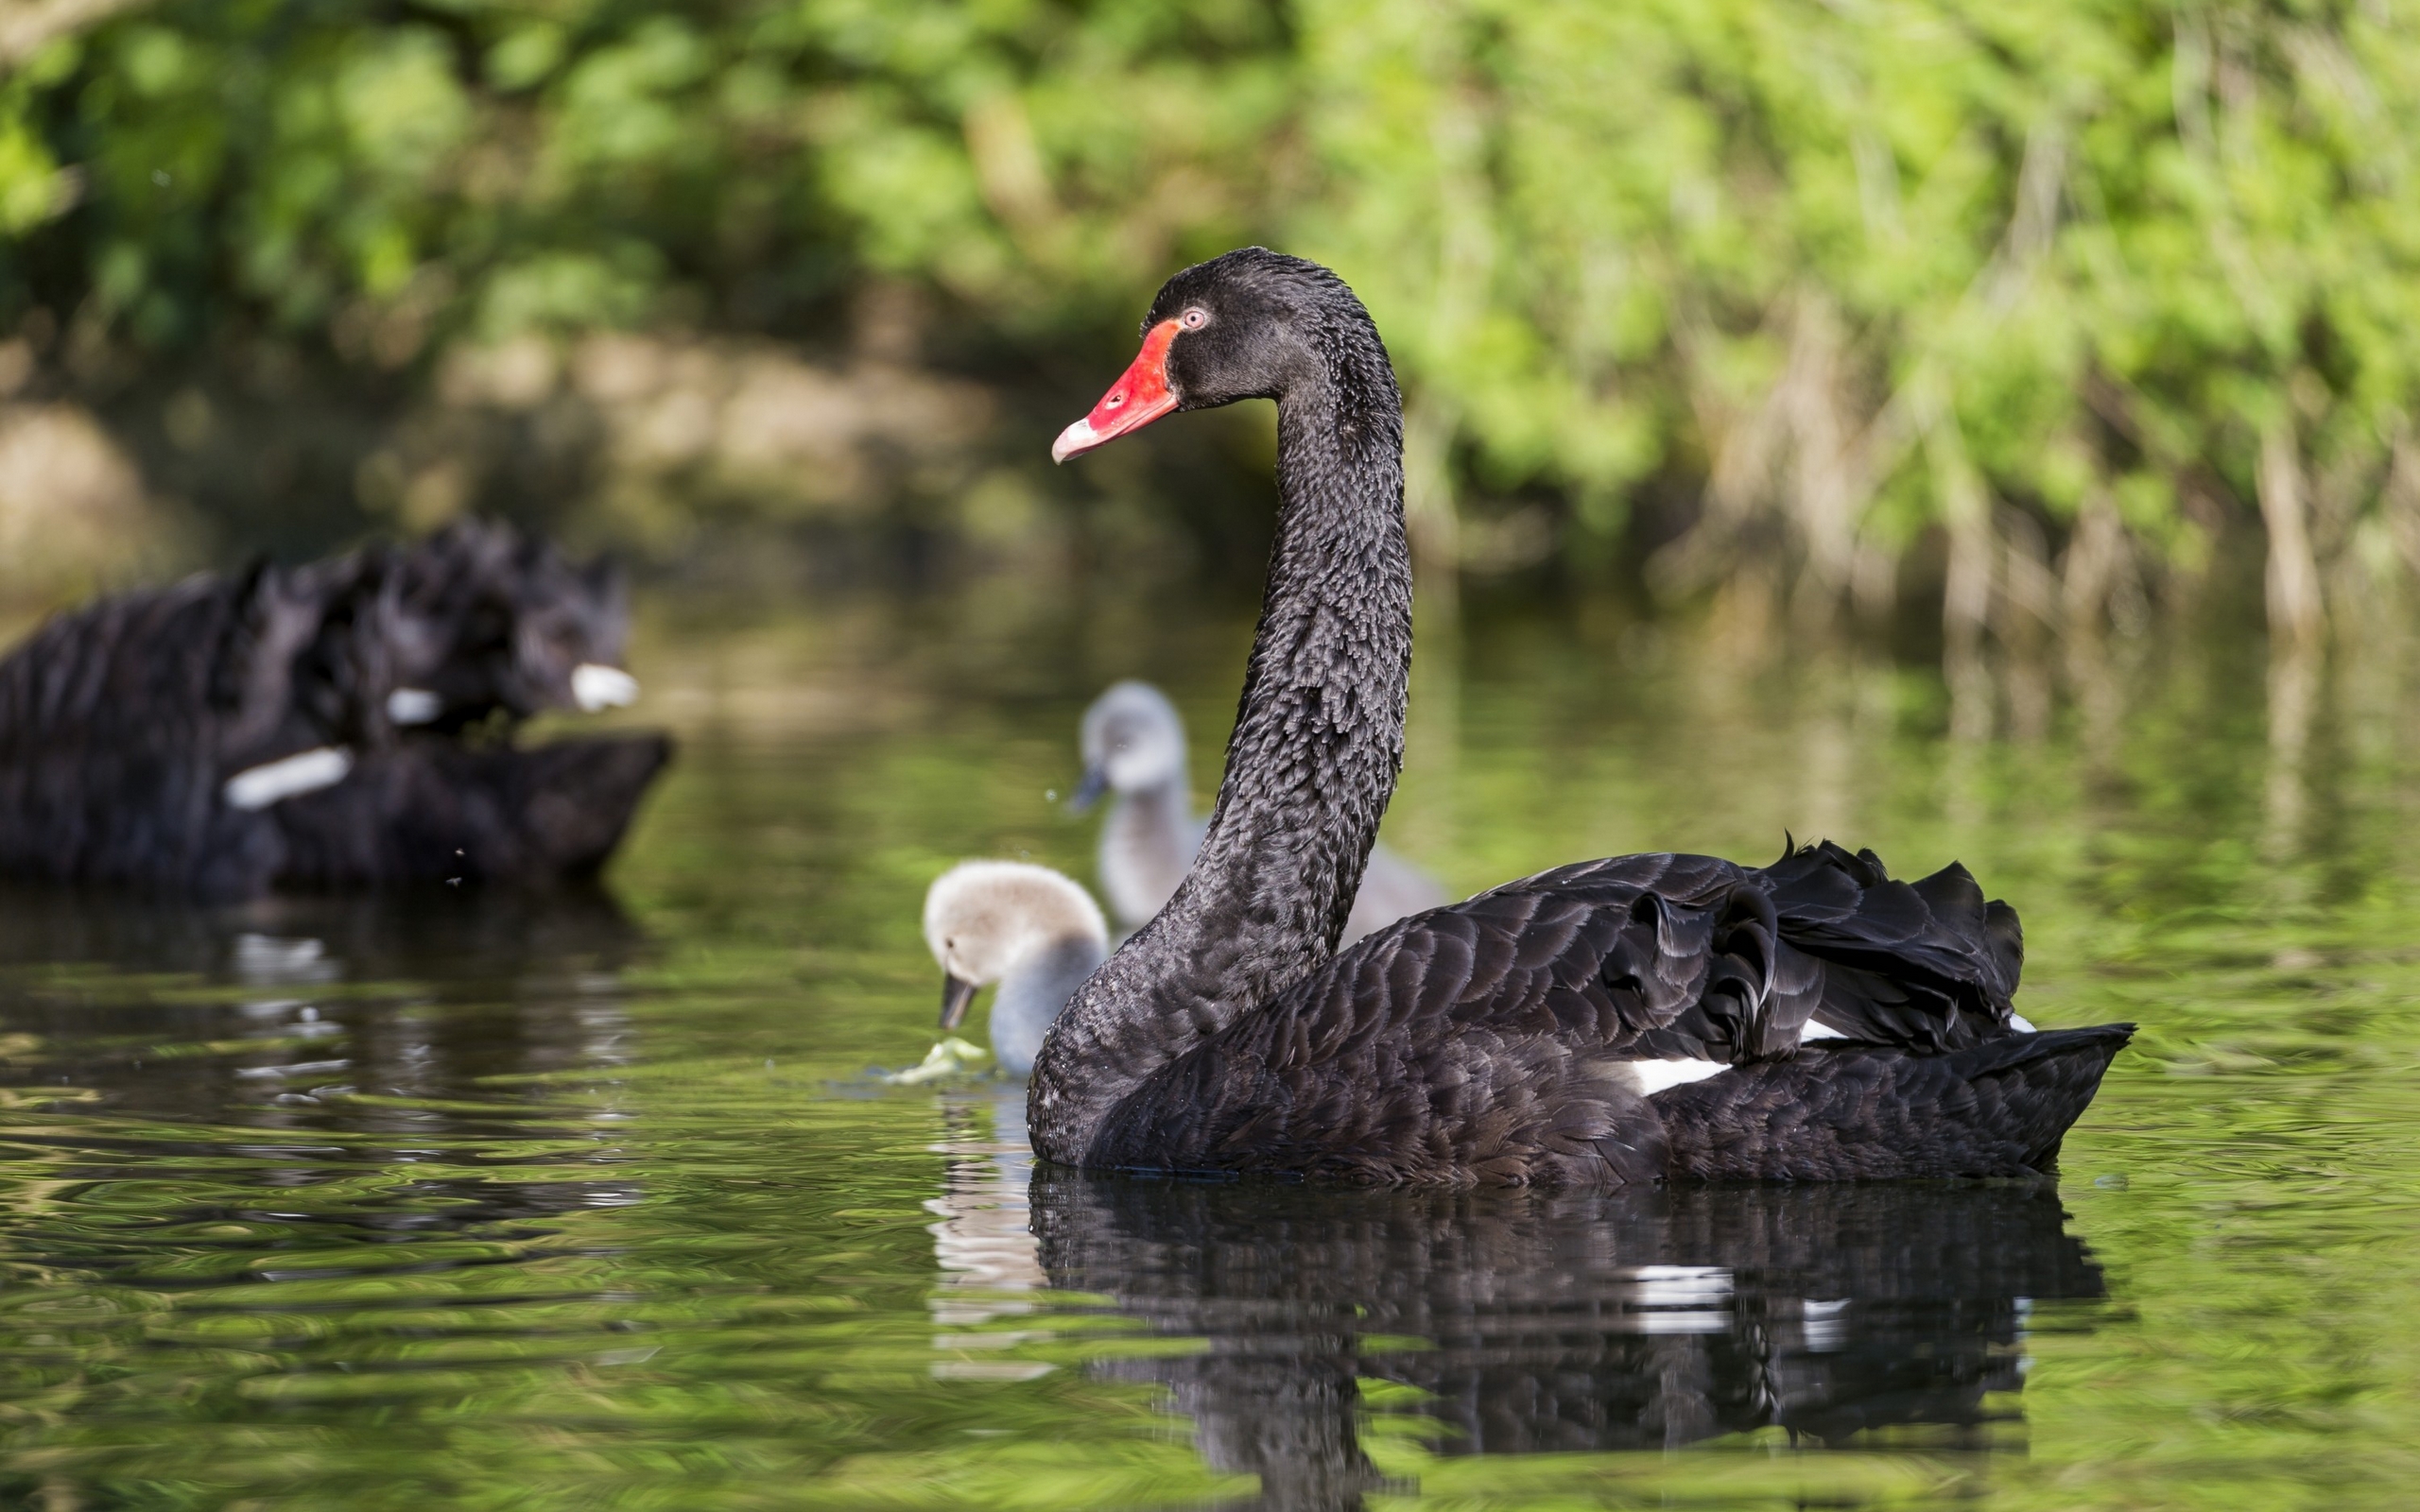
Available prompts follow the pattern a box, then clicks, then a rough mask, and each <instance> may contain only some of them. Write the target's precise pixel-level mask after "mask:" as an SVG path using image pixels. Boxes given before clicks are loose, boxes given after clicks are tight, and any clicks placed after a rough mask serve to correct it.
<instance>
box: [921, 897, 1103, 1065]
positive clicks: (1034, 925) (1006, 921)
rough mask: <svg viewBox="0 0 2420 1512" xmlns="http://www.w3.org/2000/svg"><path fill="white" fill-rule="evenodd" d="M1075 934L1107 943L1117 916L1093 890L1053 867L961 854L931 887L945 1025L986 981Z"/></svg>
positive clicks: (931, 927)
mask: <svg viewBox="0 0 2420 1512" xmlns="http://www.w3.org/2000/svg"><path fill="white" fill-rule="evenodd" d="M1069 939H1079V940H1083V941H1086V942H1088V943H1090V944H1092V945H1093V946H1095V947H1096V949H1097V950H1106V949H1107V948H1108V944H1109V924H1108V922H1107V920H1105V919H1102V918H1101V912H1100V905H1099V904H1098V903H1096V902H1093V897H1092V894H1090V893H1088V892H1086V891H1084V889H1083V888H1082V887H1080V886H1079V885H1076V884H1075V883H1074V882H1072V881H1070V880H1069V879H1068V878H1066V877H1065V876H1063V875H1062V874H1061V873H1059V872H1056V871H1053V870H1051V869H1050V868H1048V867H1037V866H1034V865H1032V864H1030V863H1029V862H1024V861H961V862H959V864H958V865H957V866H955V867H952V868H950V869H949V870H947V871H944V872H942V874H941V876H940V877H939V878H938V879H937V880H936V881H935V882H934V883H933V885H932V889H931V890H930V891H928V892H926V893H925V944H926V945H928V946H930V947H931V948H932V952H933V959H934V960H936V961H938V962H940V963H941V969H942V974H943V978H944V980H943V981H942V1031H943V1032H944V1033H946V1032H948V1031H949V1030H952V1029H955V1028H957V1027H958V1025H959V1021H960V1020H962V1019H964V1018H965V1017H966V1008H967V1005H969V1004H971V1003H973V1002H974V1001H975V994H976V991H977V989H978V988H984V987H988V986H990V985H991V984H992V983H994V982H997V981H999V980H1000V979H1001V978H1002V977H1004V976H1007V975H1008V974H1009V973H1010V972H1011V971H1015V970H1016V968H1017V964H1018V962H1020V961H1022V960H1024V959H1025V958H1026V957H1028V956H1029V955H1031V954H1033V953H1035V952H1036V951H1040V950H1045V949H1047V948H1049V947H1051V946H1055V945H1059V944H1061V943H1063V942H1064V941H1066V940H1069Z"/></svg>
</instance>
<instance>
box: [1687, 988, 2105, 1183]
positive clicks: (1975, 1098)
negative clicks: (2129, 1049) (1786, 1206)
mask: <svg viewBox="0 0 2420 1512" xmlns="http://www.w3.org/2000/svg"><path fill="white" fill-rule="evenodd" d="M2134 1033H2135V1026H2134V1025H2133V1024H2131V1023H2105V1024H2100V1025H2098V1026H2096V1027H2093V1028H2089V1029H2050V1030H2045V1031H2043V1032H2041V1033H2039V1034H2007V1035H2001V1036H1997V1037H1995V1038H1993V1039H1990V1040H1984V1041H1982V1042H1981V1043H1979V1044H1975V1045H1970V1046H1968V1047H1966V1048H1964V1049H1962V1050H1955V1051H1951V1052H1948V1053H1947V1054H1943V1055H1913V1054H1910V1053H1908V1052H1906V1051H1903V1050H1895V1049H1877V1048H1873V1047H1865V1046H1858V1047H1849V1048H1842V1049H1837V1050H1832V1049H1824V1048H1821V1047H1813V1046H1810V1047H1809V1048H1808V1049H1807V1050H1806V1052H1805V1053H1804V1054H1802V1055H1801V1056H1799V1057H1798V1058H1796V1059H1794V1060H1785V1061H1775V1062H1771V1063H1767V1064H1763V1065H1755V1066H1740V1067H1736V1068H1734V1069H1733V1070H1731V1071H1730V1072H1728V1073H1725V1074H1722V1075H1720V1076H1715V1077H1711V1078H1709V1079H1707V1080H1704V1081H1698V1082H1691V1083H1689V1084H1687V1085H1685V1086H1681V1087H1675V1088H1672V1089H1670V1090H1669V1091H1664V1092H1659V1093H1657V1094H1656V1096H1655V1097H1654V1098H1653V1099H1652V1101H1653V1103H1654V1106H1655V1108H1656V1109H1657V1110H1658V1111H1659V1112H1660V1113H1662V1115H1663V1121H1664V1130H1665V1136H1666V1138H1667V1140H1668V1142H1669V1151H1670V1154H1669V1161H1670V1163H1669V1167H1668V1169H1669V1170H1670V1172H1671V1174H1672V1175H1673V1176H1674V1177H1684V1178H1696V1179H1700V1180H1717V1181H1729V1180H1754V1181H1775V1180H1796V1181H1837V1180H1882V1179H1896V1178H1904V1177H2004V1176H2020V1175H2024V1174H2027V1173H2030V1172H2037V1171H2042V1170H2045V1169H2048V1167H2049V1166H2050V1164H2051V1163H2052V1162H2053V1161H2054V1160H2056V1159H2057V1157H2058V1152H2059V1143H2060V1142H2061V1140H2063V1139H2064V1138H2065V1137H2066V1132H2067V1128H2068V1126H2069V1125H2072V1124H2074V1123H2075V1121H2076V1120H2077V1119H2078V1118H2081V1117H2082V1116H2083V1110H2084V1108H2086V1107H2088V1106H2090V1104H2091V1102H2092V1098H2093V1093H2094V1092H2096V1091H2099V1090H2100V1078H2101V1074H2102V1073H2104V1072H2106V1071H2107V1070H2108V1069H2109V1063H2110V1061H2111V1059H2112V1058H2113V1057H2116V1056H2117V1054H2118V1051H2119V1050H2120V1049H2122V1048H2124V1046H2125V1044H2126V1041H2127V1040H2130V1039H2132V1038H2133V1037H2134Z"/></svg>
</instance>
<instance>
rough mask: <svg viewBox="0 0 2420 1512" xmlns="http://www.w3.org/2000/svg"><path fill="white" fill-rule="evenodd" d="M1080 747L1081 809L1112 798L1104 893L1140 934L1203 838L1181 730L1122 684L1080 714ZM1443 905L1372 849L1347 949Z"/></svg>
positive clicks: (1426, 881)
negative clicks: (1397, 922) (1104, 795)
mask: <svg viewBox="0 0 2420 1512" xmlns="http://www.w3.org/2000/svg"><path fill="white" fill-rule="evenodd" d="M1082 742H1083V755H1084V781H1083V786H1082V788H1081V789H1080V791H1079V793H1078V798H1079V799H1080V801H1081V802H1089V801H1091V799H1094V798H1097V797H1098V795H1099V794H1100V792H1102V791H1103V790H1104V789H1105V790H1107V791H1108V792H1110V793H1113V794H1115V798H1114V799H1112V800H1111V803H1110V806H1109V814H1108V816H1107V817H1105V818H1104V819H1103V820H1102V821H1101V829H1100V886H1101V891H1102V893H1104V894H1105V895H1106V896H1107V897H1108V899H1109V906H1110V908H1111V910H1112V911H1113V912H1114V913H1115V914H1116V916H1117V921H1118V923H1119V924H1120V925H1122V926H1123V927H1125V928H1126V929H1129V930H1134V929H1140V928H1142V927H1143V924H1144V923H1145V921H1147V920H1148V919H1150V917H1151V916H1152V915H1153V914H1156V913H1158V912H1159V911H1160V910H1161V909H1162V908H1163V907H1166V906H1167V901H1168V900H1169V899H1170V898H1172V897H1174V896H1175V895H1176V889H1177V885H1178V884H1179V883H1181V882H1183V881H1184V874H1185V872H1187V871H1188V870H1190V869H1192V867H1193V858H1194V855H1195V854H1196V853H1197V852H1198V851H1201V837H1202V836H1203V835H1204V834H1206V833H1209V829H1210V822H1209V820H1207V819H1205V818H1201V817H1197V816H1195V815H1194V812H1193V784H1192V781H1191V775H1190V768H1191V763H1190V762H1189V761H1188V760H1187V757H1186V751H1185V744H1184V719H1183V718H1182V717H1181V716H1180V715H1179V714H1178V713H1177V712H1176V705H1174V704H1172V703H1170V702H1168V699H1167V695H1166V694H1163V693H1162V692H1160V690H1159V689H1157V688H1154V687H1152V686H1151V685H1150V683H1148V682H1132V681H1129V682H1120V683H1116V684H1114V685H1113V686H1111V687H1110V688H1109V690H1108V691H1107V692H1105V693H1103V694H1102V695H1101V696H1099V697H1098V698H1096V699H1094V700H1093V704H1092V707H1091V708H1089V709H1087V710H1085V711H1084V722H1083V730H1082ZM1444 901H1445V890H1444V889H1443V887H1440V886H1438V885H1437V884H1436V882H1435V881H1434V880H1432V879H1431V878H1430V877H1429V876H1428V874H1427V873H1426V872H1424V871H1422V870H1421V869H1420V868H1417V867H1415V866H1413V865H1412V864H1411V863H1410V862H1409V861H1406V860H1404V859H1403V858H1402V857H1401V856H1398V855H1396V854H1395V853H1394V852H1393V851H1389V850H1388V849H1387V848H1386V847H1385V846H1383V845H1380V846H1373V847H1372V848H1371V850H1370V863H1369V866H1368V868H1366V869H1365V870H1364V871H1363V872H1362V874H1361V886H1360V889H1359V890H1358V891H1357V892H1356V893H1355V894H1354V898H1353V912H1352V913H1351V914H1350V915H1349V916H1347V917H1346V919H1345V921H1344V936H1343V938H1344V943H1346V944H1348V945H1349V944H1351V943H1353V942H1354V941H1355V940H1357V939H1359V938H1361V937H1362V936H1365V935H1369V934H1373V933H1374V932H1376V931H1378V930H1381V929H1384V928H1385V927H1386V926H1387V925H1389V924H1392V923H1393V922H1394V921H1395V920H1396V919H1401V918H1403V917H1404V916H1405V915H1407V914H1415V913H1418V912H1419V911H1420V910H1422V909H1424V908H1434V907H1435V906H1437V905H1438V904H1439V903H1442V902H1444Z"/></svg>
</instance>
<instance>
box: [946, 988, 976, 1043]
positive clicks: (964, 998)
mask: <svg viewBox="0 0 2420 1512" xmlns="http://www.w3.org/2000/svg"><path fill="white" fill-rule="evenodd" d="M974 1001H975V984H974V983H972V982H970V981H968V980H967V979H966V978H964V977H962V976H945V977H943V978H942V1033H943V1034H947V1033H949V1032H950V1031H951V1030H952V1029H955V1028H957V1027H958V1026H959V1022H960V1021H962V1020H964V1019H965V1017H966V1008H967V1005H969V1004H971V1003H973V1002H974Z"/></svg>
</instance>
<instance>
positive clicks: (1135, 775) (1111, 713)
mask: <svg viewBox="0 0 2420 1512" xmlns="http://www.w3.org/2000/svg"><path fill="white" fill-rule="evenodd" d="M1083 748H1084V781H1083V785H1082V786H1080V787H1079V788H1078V789H1077V790H1076V796H1075V798H1074V799H1073V800H1072V803H1073V806H1074V807H1075V808H1076V809H1078V810H1079V811H1081V810H1083V809H1085V808H1089V807H1090V806H1091V805H1092V804H1093V803H1094V802H1095V801H1096V800H1098V799H1099V797H1100V795H1101V794H1102V793H1103V792H1104V791H1115V792H1119V793H1142V792H1149V791H1150V789H1152V788H1155V787H1158V786H1161V785H1162V784H1164V783H1167V782H1184V720H1182V719H1180V718H1178V717H1177V713H1176V705H1174V704H1172V703H1170V702H1168V699H1167V695H1166V694H1164V693H1162V692H1161V691H1160V690H1159V689H1157V688H1154V687H1152V686H1151V685H1150V683H1148V682H1133V681H1127V682H1119V683H1115V684H1112V685H1111V687H1110V689H1109V691H1108V692H1106V693H1104V694H1102V695H1101V696H1099V697H1098V698H1095V699H1094V700H1093V706H1092V707H1091V708H1089V709H1087V710H1085V711H1084V731H1083Z"/></svg>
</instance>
